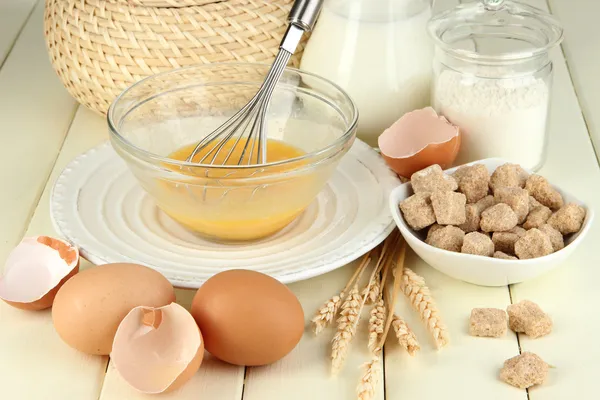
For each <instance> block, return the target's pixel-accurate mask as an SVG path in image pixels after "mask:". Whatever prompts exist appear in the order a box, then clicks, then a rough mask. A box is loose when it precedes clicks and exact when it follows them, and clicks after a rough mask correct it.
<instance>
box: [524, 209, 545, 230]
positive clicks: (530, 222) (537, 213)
mask: <svg viewBox="0 0 600 400" xmlns="http://www.w3.org/2000/svg"><path fill="white" fill-rule="evenodd" d="M551 215H552V210H551V209H549V208H548V207H546V206H542V205H540V206H538V207H536V208H534V209H533V210H531V212H530V213H529V215H528V216H527V221H525V223H524V224H523V228H525V229H531V228H539V227H540V226H542V225H544V224H545V223H546V221H548V218H550V216H551Z"/></svg>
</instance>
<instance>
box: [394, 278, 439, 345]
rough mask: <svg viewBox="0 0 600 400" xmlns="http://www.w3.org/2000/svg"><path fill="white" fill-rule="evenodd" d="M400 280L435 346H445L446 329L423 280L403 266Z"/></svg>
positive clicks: (403, 289)
mask: <svg viewBox="0 0 600 400" xmlns="http://www.w3.org/2000/svg"><path fill="white" fill-rule="evenodd" d="M400 281H401V289H402V292H404V294H405V295H406V297H408V298H409V299H410V302H411V304H412V306H413V308H414V309H415V310H417V311H418V312H419V316H420V317H421V320H422V321H423V322H424V323H425V326H426V327H427V330H428V331H429V333H431V335H432V337H433V340H434V342H435V346H436V347H437V348H438V349H440V348H442V347H444V346H446V345H447V344H448V342H449V336H448V330H447V328H446V326H445V325H444V323H443V322H442V320H441V317H440V313H439V311H438V309H437V307H436V305H435V301H434V300H433V298H432V297H431V292H430V291H429V288H428V287H427V286H426V285H425V280H424V279H423V278H422V277H420V276H419V275H417V274H415V273H414V272H413V271H412V270H410V269H409V268H404V270H403V271H402V275H401V279H400Z"/></svg>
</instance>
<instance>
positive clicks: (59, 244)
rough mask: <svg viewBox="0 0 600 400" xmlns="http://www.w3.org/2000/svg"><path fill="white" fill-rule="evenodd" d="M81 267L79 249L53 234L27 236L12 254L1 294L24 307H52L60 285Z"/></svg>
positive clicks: (4, 276)
mask: <svg viewBox="0 0 600 400" xmlns="http://www.w3.org/2000/svg"><path fill="white" fill-rule="evenodd" d="M78 271H79V250H78V249H77V248H76V247H74V246H72V245H71V244H70V243H67V242H65V241H63V240H60V239H55V238H51V237H49V236H34V237H27V238H24V239H23V240H22V241H21V243H19V244H18V245H17V246H16V247H15V248H14V249H13V250H12V251H11V253H10V254H9V255H8V258H7V260H6V264H5V266H4V275H3V276H2V277H1V278H0V298H1V299H2V300H4V301H5V302H6V303H8V304H10V305H11V306H13V307H16V308H20V309H23V310H34V311H37V310H44V309H47V308H50V307H52V303H53V302H54V298H55V297H56V294H57V292H58V290H59V289H60V287H61V286H62V285H63V284H64V283H65V282H66V281H67V280H69V279H70V278H71V277H72V276H74V275H75V274H77V272H78Z"/></svg>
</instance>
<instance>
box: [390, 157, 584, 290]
mask: <svg viewBox="0 0 600 400" xmlns="http://www.w3.org/2000/svg"><path fill="white" fill-rule="evenodd" d="M506 162H507V161H505V160H502V159H497V158H490V159H485V160H480V161H475V162H472V163H469V164H467V165H472V164H477V163H479V164H483V165H485V166H486V167H487V169H488V171H490V173H492V172H493V171H494V170H495V169H496V168H497V167H499V166H500V165H502V164H504V163H506ZM457 168H458V167H456V168H452V169H448V170H446V171H445V172H446V173H452V172H454V171H455V170H456V169H457ZM528 172H530V173H531V171H528ZM548 180H550V179H548ZM550 183H552V182H550ZM554 187H555V188H556V190H558V191H559V192H560V193H561V194H562V195H563V198H564V200H565V202H574V203H577V204H580V205H581V206H583V207H585V209H586V211H587V212H586V217H585V221H584V222H583V227H582V228H581V230H580V231H579V232H577V233H575V234H573V235H570V236H568V237H566V238H565V248H564V249H562V250H559V251H557V252H555V253H552V254H550V255H547V256H544V257H540V258H535V259H530V260H517V261H515V260H502V259H497V258H492V257H482V256H476V255H471V254H462V253H456V252H452V251H447V250H442V249H438V248H437V247H433V246H430V245H428V244H427V243H425V236H426V233H427V229H423V231H421V232H415V231H414V230H413V229H411V228H410V226H408V224H407V223H406V221H405V220H404V217H403V216H402V213H401V211H400V209H399V207H398V205H399V204H400V202H401V201H402V200H404V199H406V198H407V197H410V196H411V195H412V194H413V191H412V187H411V185H410V183H405V184H403V185H401V186H398V187H397V188H396V189H394V190H393V191H392V193H391V194H390V204H389V205H390V209H391V212H392V215H393V217H394V220H395V221H396V225H398V228H399V229H400V232H401V233H402V236H404V238H405V239H406V242H407V243H408V245H409V246H410V247H411V248H412V249H413V250H414V252H415V253H417V254H418V255H419V257H421V258H422V259H423V260H424V261H425V262H426V263H428V264H429V265H431V266H432V267H433V268H435V269H437V270H438V271H440V272H442V273H444V274H446V275H448V276H451V277H452V278H455V279H459V280H462V281H465V282H469V283H473V284H476V285H482V286H506V285H509V284H513V283H519V282H523V281H526V280H529V279H532V278H536V277H538V276H540V275H542V274H544V273H546V272H548V271H550V270H552V269H554V268H556V267H558V266H560V265H561V264H562V263H563V262H564V261H565V260H566V259H567V258H568V257H569V256H570V255H571V254H572V253H573V251H575V249H576V248H577V246H579V244H580V243H581V242H582V241H583V239H584V238H585V236H586V235H587V233H588V231H589V230H590V225H591V224H592V220H593V219H594V212H593V210H592V209H590V208H589V207H588V206H586V205H585V204H583V203H582V202H581V201H579V200H578V199H576V198H575V197H574V196H572V195H570V194H569V193H566V192H565V191H564V190H562V189H561V188H559V187H556V186H554Z"/></svg>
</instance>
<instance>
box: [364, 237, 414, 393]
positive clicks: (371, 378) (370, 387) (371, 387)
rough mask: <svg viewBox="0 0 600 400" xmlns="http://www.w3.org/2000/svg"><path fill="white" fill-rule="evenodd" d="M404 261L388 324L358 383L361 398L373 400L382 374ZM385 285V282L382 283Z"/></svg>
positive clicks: (398, 264)
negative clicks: (387, 339)
mask: <svg viewBox="0 0 600 400" xmlns="http://www.w3.org/2000/svg"><path fill="white" fill-rule="evenodd" d="M400 252H401V253H403V252H404V246H402V248H401V249H400ZM403 263H404V258H402V262H398V263H397V264H396V272H398V275H397V276H398V278H396V277H394V292H393V293H394V294H393V296H392V300H391V302H390V303H389V304H388V306H389V307H388V315H387V318H386V324H385V327H384V328H383V333H382V335H381V337H380V338H379V341H378V342H377V344H376V345H375V348H374V350H373V357H372V358H371V361H370V362H368V363H367V364H365V367H366V370H365V373H364V375H363V376H362V378H361V380H360V382H359V383H358V387H357V389H356V391H357V395H358V399H359V400H372V399H373V398H374V397H375V388H376V386H377V382H379V376H380V375H381V369H380V368H379V357H380V355H381V352H382V349H383V345H384V344H385V338H386V337H387V334H388V332H389V330H390V327H391V323H392V315H393V313H394V312H393V310H394V307H395V305H396V300H397V299H398V290H399V288H400V279H399V277H400V275H401V274H400V271H401V270H400V271H398V269H401V268H402V266H403ZM382 285H383V284H382Z"/></svg>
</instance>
